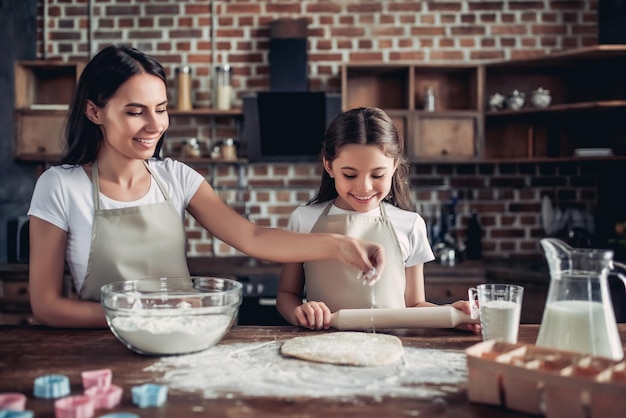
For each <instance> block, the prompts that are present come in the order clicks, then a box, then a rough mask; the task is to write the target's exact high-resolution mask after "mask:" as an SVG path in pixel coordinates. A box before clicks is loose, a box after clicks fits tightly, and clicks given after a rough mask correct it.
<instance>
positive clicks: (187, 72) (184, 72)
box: [176, 65, 193, 110]
mask: <svg viewBox="0 0 626 418" xmlns="http://www.w3.org/2000/svg"><path fill="white" fill-rule="evenodd" d="M192 107H193V105H192V104H191V67H190V66H188V65H184V66H182V67H180V68H177V69H176V108H177V109H178V110H191V109H192Z"/></svg>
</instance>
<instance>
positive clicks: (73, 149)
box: [60, 45, 167, 165]
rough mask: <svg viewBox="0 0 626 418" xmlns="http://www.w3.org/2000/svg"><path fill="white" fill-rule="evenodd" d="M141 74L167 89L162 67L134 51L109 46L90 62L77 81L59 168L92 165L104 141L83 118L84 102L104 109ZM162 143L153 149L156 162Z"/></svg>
mask: <svg viewBox="0 0 626 418" xmlns="http://www.w3.org/2000/svg"><path fill="white" fill-rule="evenodd" d="M141 73H147V74H151V75H154V76H157V77H159V78H160V79H161V80H163V83H164V84H165V86H166V88H167V80H166V77H165V71H164V70H163V67H162V66H161V64H160V63H159V62H158V61H157V60H156V59H155V58H153V57H151V56H149V55H146V54H144V53H143V52H141V51H139V50H137V49H135V48H131V47H128V46H124V45H111V46H108V47H106V48H104V49H102V50H101V51H100V52H98V53H97V54H96V55H95V56H94V57H93V58H92V59H91V60H90V61H89V63H88V64H87V65H86V66H85V68H84V70H83V72H82V73H81V75H80V78H79V79H78V85H77V86H76V94H75V95H74V99H73V101H72V104H71V106H70V111H69V115H68V118H67V123H66V126H65V138H66V141H67V143H66V146H65V155H64V156H63V157H62V158H61V161H60V164H72V165H80V164H87V163H91V162H93V161H95V159H96V157H97V155H98V151H99V150H100V147H101V146H102V141H103V140H104V137H103V135H102V131H101V130H100V127H99V126H97V125H96V124H94V123H93V122H91V121H90V120H89V119H88V118H87V116H85V109H86V106H87V100H91V101H92V102H93V103H94V104H95V105H96V106H98V107H104V106H105V105H106V104H107V102H108V100H109V99H110V98H111V96H113V95H114V94H115V92H116V91H117V89H118V88H119V87H120V86H121V85H122V84H124V83H125V82H126V81H127V80H128V79H129V78H131V77H133V76H135V75H137V74H141ZM163 139H164V136H162V137H161V138H160V139H159V142H158V143H157V146H156V150H155V153H154V156H155V157H157V158H158V155H159V152H160V149H161V147H162V146H163Z"/></svg>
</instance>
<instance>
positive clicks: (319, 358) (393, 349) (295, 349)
mask: <svg viewBox="0 0 626 418" xmlns="http://www.w3.org/2000/svg"><path fill="white" fill-rule="evenodd" d="M280 352H281V354H283V355H285V356H291V357H297V358H299V359H303V360H309V361H315V362H319V363H332V364H346V365H351V366H381V365H384V364H389V363H393V362H395V361H397V360H398V359H400V358H401V357H402V354H403V353H404V348H403V347H402V341H400V339H399V338H398V337H395V336H393V335H388V334H370V333H365V332H332V333H328V334H319V335H310V336H306V337H295V338H292V339H290V340H287V341H285V343H284V344H283V345H282V347H281V349H280Z"/></svg>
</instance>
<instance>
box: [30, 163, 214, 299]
mask: <svg viewBox="0 0 626 418" xmlns="http://www.w3.org/2000/svg"><path fill="white" fill-rule="evenodd" d="M148 166H149V167H150V170H151V171H152V173H153V175H154V176H157V177H158V178H159V180H160V181H161V183H162V184H163V187H164V188H165V193H167V196H168V197H169V198H170V199H171V200H172V202H173V204H174V207H175V208H176V209H177V211H178V212H179V213H180V217H181V222H182V221H183V220H184V217H185V210H186V208H187V206H188V205H189V202H190V201H191V199H192V198H193V196H194V195H195V193H196V191H197V190H198V188H199V187H200V184H201V183H202V182H203V181H204V177H203V176H202V175H201V174H200V173H198V172H197V171H195V170H194V169H193V168H191V167H189V166H188V165H186V164H183V163H181V162H179V161H174V160H172V159H170V158H166V159H164V160H162V161H159V160H156V159H150V160H149V161H148ZM163 201H165V196H163V194H162V193H161V191H160V189H159V187H158V185H157V184H156V182H155V181H154V178H152V182H151V184H150V189H149V190H148V193H146V194H145V195H144V196H143V197H142V198H140V199H138V200H135V201H132V202H120V201H116V200H113V199H109V198H108V197H106V196H105V195H103V194H102V193H100V208H101V209H117V208H124V207H132V206H139V205H146V204H151V203H158V202H163ZM28 215H29V216H36V217H38V218H40V219H43V220H44V221H46V222H49V223H51V224H53V225H55V226H57V227H59V228H61V229H62V230H64V231H66V232H67V233H68V236H67V248H66V251H65V259H66V261H67V263H68V266H69V268H70V272H71V274H72V277H73V278H74V285H75V286H76V289H80V288H81V286H82V284H83V281H84V280H85V275H86V274H87V262H88V259H89V250H90V248H91V229H92V225H93V216H94V205H93V190H92V184H91V178H89V177H88V176H87V173H85V170H84V169H83V167H82V166H71V165H62V166H54V167H51V168H49V169H48V170H46V171H45V172H44V173H43V174H42V175H41V176H40V177H39V179H38V180H37V184H36V185H35V190H34V191H33V196H32V199H31V202H30V208H29V210H28ZM34 239H37V237H34Z"/></svg>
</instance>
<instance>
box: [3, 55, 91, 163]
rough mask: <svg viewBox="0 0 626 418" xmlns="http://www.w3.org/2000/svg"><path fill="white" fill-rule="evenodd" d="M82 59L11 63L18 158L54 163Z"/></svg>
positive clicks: (15, 151)
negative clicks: (13, 72) (13, 74)
mask: <svg viewBox="0 0 626 418" xmlns="http://www.w3.org/2000/svg"><path fill="white" fill-rule="evenodd" d="M85 65H86V63H85V62H83V61H76V62H63V61H45V60H41V61H17V62H16V63H15V108H14V112H13V115H14V121H15V141H14V148H13V157H14V158H15V159H16V160H18V161H32V162H55V161H57V160H58V159H59V158H60V156H61V153H62V151H63V150H62V148H63V145H62V144H63V141H62V138H63V136H64V127H65V120H66V118H67V113H68V109H69V104H70V103H71V100H72V97H73V96H74V90H75V88H76V83H77V82H78V78H79V77H80V74H81V72H82V71H83V68H84V67H85Z"/></svg>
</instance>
